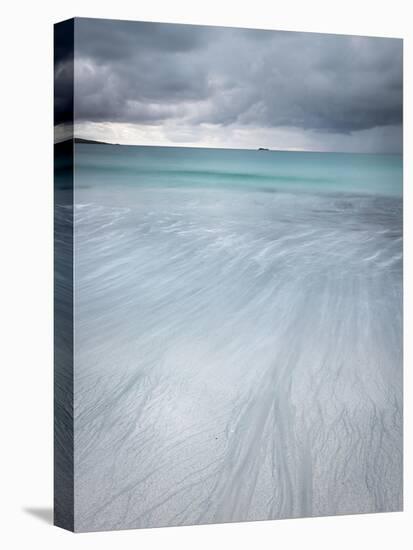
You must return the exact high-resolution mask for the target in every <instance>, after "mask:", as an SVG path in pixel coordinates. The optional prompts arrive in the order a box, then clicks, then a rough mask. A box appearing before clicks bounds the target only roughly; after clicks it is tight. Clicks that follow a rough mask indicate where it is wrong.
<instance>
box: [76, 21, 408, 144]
mask: <svg viewBox="0 0 413 550" xmlns="http://www.w3.org/2000/svg"><path fill="white" fill-rule="evenodd" d="M75 113H76V132H77V134H78V135H82V136H84V137H90V138H96V139H106V140H108V141H118V142H128V143H142V144H167V145H199V146H213V147H251V148H255V147H259V146H265V147H273V148H280V149H310V150H340V151H353V150H354V151H360V150H364V151H373V152H397V151H400V150H401V146H402V132H401V123H402V41H401V40H398V39H389V38H367V37H354V36H337V35H321V34H311V33H294V32H280V31H258V30H248V29H233V28H225V27H200V26H187V25H173V24H158V23H141V22H124V21H110V20H97V19H76V21H75Z"/></svg>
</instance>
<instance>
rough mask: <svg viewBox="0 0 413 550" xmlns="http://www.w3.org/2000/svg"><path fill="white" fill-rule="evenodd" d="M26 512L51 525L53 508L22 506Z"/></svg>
mask: <svg viewBox="0 0 413 550" xmlns="http://www.w3.org/2000/svg"><path fill="white" fill-rule="evenodd" d="M23 510H24V512H26V514H29V515H30V516H33V517H35V518H37V519H39V520H41V521H43V522H46V523H48V524H49V525H53V508H23Z"/></svg>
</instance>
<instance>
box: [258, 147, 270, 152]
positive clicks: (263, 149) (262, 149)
mask: <svg viewBox="0 0 413 550" xmlns="http://www.w3.org/2000/svg"><path fill="white" fill-rule="evenodd" d="M258 151H269V149H268V147H258Z"/></svg>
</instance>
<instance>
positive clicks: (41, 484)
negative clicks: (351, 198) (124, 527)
mask: <svg viewBox="0 0 413 550" xmlns="http://www.w3.org/2000/svg"><path fill="white" fill-rule="evenodd" d="M409 5H412V3H411V2H410V1H408V0H405V1H403V0H393V1H385V2H384V1H381V0H330V1H327V0H325V1H323V0H310V1H306V0H302V1H298V0H284V1H283V2H277V1H276V0H271V1H268V2H265V1H264V0H254V1H251V2H248V3H245V4H241V0H238V1H237V0H227V1H225V0H207V1H204V2H199V1H196V0H192V1H190V0H170V1H168V0H163V1H162V0H149V1H148V0H147V1H146V2H139V1H133V0H130V1H129V0H116V1H112V2H106V3H102V2H101V1H98V0H71V1H66V2H62V1H60V2H56V1H52V0H47V1H46V0H43V1H41V2H26V3H25V2H22V1H18V0H15V1H14V2H11V1H9V2H7V3H3V6H2V8H1V12H2V14H1V15H2V17H1V18H0V21H1V22H0V25H1V30H0V40H1V47H0V54H1V64H0V77H1V84H0V93H1V101H0V109H1V110H0V114H1V116H0V139H1V149H0V151H1V164H0V185H1V192H0V239H1V240H0V258H1V268H0V278H1V281H0V315H1V327H0V334H1V338H0V354H1V359H0V369H1V383H0V392H1V395H0V407H1V410H0V422H1V428H0V429H1V431H0V445H1V451H0V461H1V462H0V507H1V510H0V545H1V546H2V548H5V549H7V550H9V549H14V548H21V549H28V548H36V549H37V548H39V549H42V550H48V549H52V548H53V549H57V548H59V550H60V549H62V550H64V549H66V548H76V549H77V548H79V549H80V548H91V547H92V546H93V547H96V548H99V549H100V550H104V549H106V548H116V549H119V550H120V549H123V548H144V549H145V550H147V549H148V550H149V549H158V548H168V549H175V548H179V549H180V550H183V549H186V548H188V549H189V548H191V549H197V550H198V549H204V548H205V549H210V548H213V549H219V548H237V549H244V548H260V549H265V548H289V549H295V548H300V549H301V548H305V549H306V548H310V549H311V548H317V550H322V549H329V550H331V549H334V550H339V549H342V548H343V549H351V550H357V549H359V548H360V549H361V548H372V549H375V550H376V549H381V548H383V549H393V548H394V549H397V550H399V549H404V548H411V546H409V544H408V542H407V537H408V535H409V534H410V535H412V534H413V527H412V526H413V505H412V479H413V478H412V471H411V467H410V468H409V465H410V464H412V402H411V396H412V391H411V388H412V379H413V377H412V375H411V373H410V368H409V367H410V366H411V365H412V342H413V337H412V328H411V327H412V326H413V325H412V287H411V284H409V281H412V280H413V277H412V275H413V260H412V255H411V251H412V235H413V231H412V229H413V227H412V226H413V222H412V218H413V211H412V191H411V187H410V186H411V181H412V168H411V165H412V162H413V158H412V143H413V137H412V133H413V130H412V107H411V98H413V87H412V69H413V59H412V48H413V23H411V21H413V17H412V15H411V14H410V13H409ZM73 16H89V17H106V18H117V19H135V20H155V21H166V22H180V23H200V24H219V25H232V26H244V27H246V26H248V27H258V28H270V29H284V30H298V31H319V32H330V33H334V32H337V33H345V34H367V35H379V36H396V37H403V38H405V96H404V97H405V195H404V196H405V258H406V261H405V283H406V284H405V388H406V391H405V434H406V439H405V441H406V445H405V466H406V467H405V470H406V471H405V510H406V511H405V512H404V513H397V514H378V515H367V516H343V517H331V518H317V519H301V520H286V521H273V522H260V523H245V524H237V525H234V524H233V525H217V526H204V527H183V528H181V527H179V528H168V529H152V530H144V531H122V532H109V533H93V534H81V535H73V534H71V533H67V532H65V531H63V530H61V529H58V528H56V527H52V526H50V525H49V524H48V523H47V521H45V520H44V519H41V518H39V517H38V516H39V515H40V516H42V515H43V516H46V517H51V511H50V510H51V506H52V374H53V372H52V112H53V111H52V24H53V23H54V22H56V21H59V20H63V19H66V18H69V17H73ZM409 17H410V18H411V20H410V21H409ZM409 329H410V330H409ZM28 509H34V510H35V511H36V512H35V514H33V512H32V513H30V512H28ZM409 524H410V526H409Z"/></svg>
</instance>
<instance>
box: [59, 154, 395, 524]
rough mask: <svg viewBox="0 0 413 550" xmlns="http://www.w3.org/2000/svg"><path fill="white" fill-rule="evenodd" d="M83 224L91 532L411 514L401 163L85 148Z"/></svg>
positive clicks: (79, 228) (84, 414)
mask: <svg viewBox="0 0 413 550" xmlns="http://www.w3.org/2000/svg"><path fill="white" fill-rule="evenodd" d="M58 215H59V213H58ZM74 224H75V227H74V240H75V246H74V262H75V280H74V291H75V304H74V305H75V309H74V311H75V328H74V339H75V376H74V384H75V403H74V408H75V426H74V428H75V429H74V431H75V446H74V447H75V473H76V477H75V500H76V513H77V514H78V516H77V518H76V525H77V526H78V529H79V530H94V529H96V530H98V529H102V528H104V529H115V528H116V527H117V526H118V525H122V527H124V528H127V527H128V526H130V527H137V526H140V527H152V526H162V525H177V524H182V525H187V524H194V523H195V524H196V523H212V522H226V521H242V520H256V519H276V518H289V517H302V516H319V515H333V514H344V513H361V512H381V511H394V510H400V509H401V507H402V260H403V258H402V254H403V249H402V158H401V157H399V156H396V155H362V154H335V153H301V152H271V151H244V150H223V149H221V150H217V149H193V148H191V149H190V148H174V147H132V146H131V147H129V146H116V145H104V144H85V143H78V144H76V146H75V209H74Z"/></svg>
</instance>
